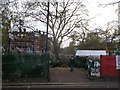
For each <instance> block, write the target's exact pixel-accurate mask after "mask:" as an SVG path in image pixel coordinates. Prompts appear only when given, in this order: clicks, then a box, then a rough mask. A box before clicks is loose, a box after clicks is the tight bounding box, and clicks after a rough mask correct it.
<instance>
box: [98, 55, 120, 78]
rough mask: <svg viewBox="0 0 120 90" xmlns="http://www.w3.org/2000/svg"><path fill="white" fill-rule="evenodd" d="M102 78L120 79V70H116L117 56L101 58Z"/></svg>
mask: <svg viewBox="0 0 120 90" xmlns="http://www.w3.org/2000/svg"><path fill="white" fill-rule="evenodd" d="M100 60H101V61H100V62H101V65H100V76H101V77H111V78H118V77H120V70H118V69H116V56H101V57H100Z"/></svg>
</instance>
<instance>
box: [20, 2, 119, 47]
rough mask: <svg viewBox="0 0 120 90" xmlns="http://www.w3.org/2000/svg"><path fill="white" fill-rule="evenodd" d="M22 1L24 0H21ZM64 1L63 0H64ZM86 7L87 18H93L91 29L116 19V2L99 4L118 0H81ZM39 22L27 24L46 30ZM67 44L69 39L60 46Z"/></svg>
mask: <svg viewBox="0 0 120 90" xmlns="http://www.w3.org/2000/svg"><path fill="white" fill-rule="evenodd" d="M22 1H24V0H22ZM64 1H65V0H64ZM73 1H77V0H73ZM83 1H84V3H85V5H86V8H87V9H88V11H89V18H93V17H94V18H93V19H92V20H91V21H90V23H89V25H90V29H91V30H93V29H95V28H97V27H104V26H105V24H106V23H107V22H110V21H113V20H116V21H117V20H118V16H117V11H116V10H117V8H118V4H115V5H108V6H106V7H102V6H101V7H99V5H100V4H108V3H113V2H118V1H119V0H83ZM41 24H42V23H40V22H33V21H32V22H30V21H29V23H27V25H30V26H34V27H36V29H37V28H38V29H39V30H43V31H46V25H41ZM68 45H69V40H67V41H66V42H64V43H63V44H62V47H66V46H68Z"/></svg>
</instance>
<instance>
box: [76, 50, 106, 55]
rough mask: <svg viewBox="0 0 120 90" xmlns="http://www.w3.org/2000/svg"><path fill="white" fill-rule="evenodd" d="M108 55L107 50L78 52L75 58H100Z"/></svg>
mask: <svg viewBox="0 0 120 90" xmlns="http://www.w3.org/2000/svg"><path fill="white" fill-rule="evenodd" d="M100 55H106V50H77V51H76V53H75V56H100Z"/></svg>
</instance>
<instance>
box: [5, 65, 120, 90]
mask: <svg viewBox="0 0 120 90" xmlns="http://www.w3.org/2000/svg"><path fill="white" fill-rule="evenodd" d="M86 74H87V72H86V71H85V70H84V69H77V68H74V70H73V72H71V71H70V68H69V67H67V68H66V67H62V68H60V67H56V68H50V81H49V82H27V83H3V88H4V89H8V88H9V89H10V88H26V89H25V90H28V89H29V88H119V89H120V86H119V84H120V82H119V81H118V80H104V79H97V78H96V79H94V80H90V79H88V78H87V75H86ZM38 81H39V79H38Z"/></svg>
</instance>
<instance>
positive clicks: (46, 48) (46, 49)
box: [45, 0, 50, 53]
mask: <svg viewBox="0 0 120 90" xmlns="http://www.w3.org/2000/svg"><path fill="white" fill-rule="evenodd" d="M47 5H48V10H47V29H46V47H45V52H46V53H47V51H48V26H49V14H50V13H49V5H50V4H49V0H48V2H47Z"/></svg>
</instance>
